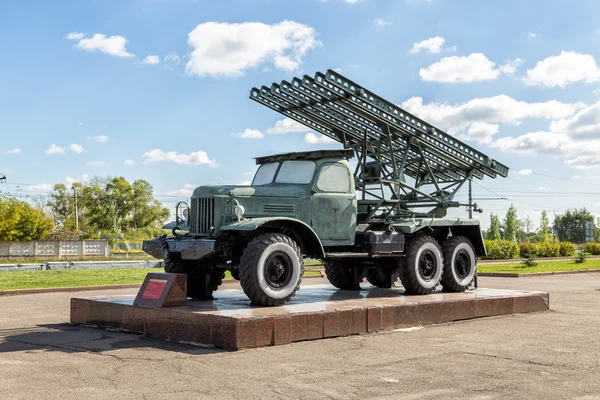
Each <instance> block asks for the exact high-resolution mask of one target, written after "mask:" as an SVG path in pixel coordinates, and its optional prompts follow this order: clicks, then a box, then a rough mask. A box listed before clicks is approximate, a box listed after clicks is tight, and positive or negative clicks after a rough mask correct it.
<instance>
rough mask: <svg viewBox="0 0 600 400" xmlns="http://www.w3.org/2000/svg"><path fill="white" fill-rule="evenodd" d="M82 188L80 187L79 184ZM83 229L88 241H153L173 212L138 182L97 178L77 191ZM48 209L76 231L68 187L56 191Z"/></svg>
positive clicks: (151, 191) (64, 224)
mask: <svg viewBox="0 0 600 400" xmlns="http://www.w3.org/2000/svg"><path fill="white" fill-rule="evenodd" d="M77 185H79V184H77ZM77 192H78V193H79V197H78V215H79V226H80V228H81V229H82V230H83V231H84V232H85V235H84V237H88V238H93V237H105V238H111V239H116V238H120V237H129V238H133V237H135V236H136V234H139V235H141V236H143V237H152V236H155V235H157V234H159V233H160V226H162V224H163V222H164V221H165V220H166V219H167V218H168V217H169V214H170V213H169V210H168V209H167V208H164V207H163V206H162V204H161V203H160V202H159V201H157V200H155V199H154V194H153V188H152V185H150V184H149V183H148V182H147V181H145V180H143V179H138V180H136V181H134V182H133V184H131V183H129V182H128V181H127V180H126V179H125V178H124V177H114V178H110V177H108V178H98V177H94V178H92V180H91V181H90V182H88V183H86V184H85V185H79V186H78V187H77ZM48 206H49V207H50V209H51V210H52V215H53V216H54V218H55V219H56V220H57V221H58V219H60V220H61V221H65V222H64V223H63V226H64V228H65V229H66V230H72V229H73V228H74V220H75V219H74V209H73V198H72V196H71V194H70V193H68V192H67V191H66V187H65V185H62V184H59V185H56V186H55V187H54V193H53V194H52V195H51V200H50V201H49V202H48Z"/></svg>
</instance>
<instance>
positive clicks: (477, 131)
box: [457, 122, 500, 143]
mask: <svg viewBox="0 0 600 400" xmlns="http://www.w3.org/2000/svg"><path fill="white" fill-rule="evenodd" d="M499 130H500V126H499V125H497V124H488V123H486V122H473V124H472V125H471V126H470V127H469V129H468V130H467V133H466V134H459V135H457V137H458V138H459V139H461V140H473V141H477V142H479V143H490V142H491V141H492V137H493V136H494V135H495V134H496V133H498V131H499Z"/></svg>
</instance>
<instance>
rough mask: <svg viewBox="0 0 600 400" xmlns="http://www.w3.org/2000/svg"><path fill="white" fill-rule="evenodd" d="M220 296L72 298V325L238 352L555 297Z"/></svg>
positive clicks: (504, 293)
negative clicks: (272, 301) (279, 299)
mask: <svg viewBox="0 0 600 400" xmlns="http://www.w3.org/2000/svg"><path fill="white" fill-rule="evenodd" d="M214 296H215V298H216V299H215V300H212V301H196V300H190V299H188V300H187V302H186V304H185V306H182V307H170V308H150V307H142V306H134V305H133V300H134V298H135V296H134V295H127V296H98V297H87V298H72V299H71V322H72V323H79V324H86V325H94V326H100V327H108V328H114V329H120V330H125V331H131V332H138V333H142V334H144V335H146V336H150V337H155V338H161V339H170V340H177V341H183V342H192V343H202V344H207V345H213V346H215V347H219V348H224V349H229V350H238V349H246V348H253V347H261V346H276V345H281V344H288V343H292V342H298V341H303V340H315V339H323V338H330V337H338V336H347V335H358V334H367V333H372V332H380V331H390V330H394V329H399V328H410V327H416V326H425V325H432V324H439V323H445V322H452V321H458V320H467V319H472V318H479V317H489V316H498V315H507V314H514V313H529V312H538V311H546V310H548V309H549V295H548V293H543V292H528V291H515V290H498V289H477V290H473V291H468V292H465V293H433V294H431V295H427V296H405V295H404V294H403V290H402V289H401V288H392V289H379V288H373V287H369V288H367V289H363V290H361V291H344V290H337V289H335V288H334V287H332V286H330V285H310V286H306V287H303V288H301V289H300V290H299V291H298V293H297V294H296V296H295V297H294V298H293V299H292V301H291V302H289V303H287V304H286V305H284V306H280V307H259V306H253V305H251V304H250V301H249V300H248V298H247V297H246V296H245V295H244V293H243V292H242V291H240V290H225V291H217V292H215V293H214Z"/></svg>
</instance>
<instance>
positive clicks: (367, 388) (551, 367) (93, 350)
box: [0, 274, 600, 400]
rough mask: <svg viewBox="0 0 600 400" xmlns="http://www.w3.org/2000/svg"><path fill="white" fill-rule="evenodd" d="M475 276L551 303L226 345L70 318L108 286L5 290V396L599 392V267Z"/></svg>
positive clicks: (1, 335)
mask: <svg viewBox="0 0 600 400" xmlns="http://www.w3.org/2000/svg"><path fill="white" fill-rule="evenodd" d="M310 283H322V281H320V280H319V279H314V280H310ZM480 284H481V286H482V287H492V288H506V289H528V290H543V291H549V292H550V306H551V311H549V312H545V313H537V314H528V315H514V316H507V317H497V318H484V319H478V320H472V321H465V322H461V323H452V324H446V325H438V326H431V327H427V328H424V329H419V330H410V331H402V332H388V333H381V334H375V335H362V336H353V337H345V338H336V339H327V340H319V341H312V342H301V343H296V344H292V345H287V346H280V347H268V348H260V349H254V350H248V351H240V352H224V351H219V350H215V349H206V348H199V347H195V346H191V345H185V344H179V343H170V342H161V341H157V340H151V339H147V338H143V337H140V336H138V335H134V334H125V333H119V332H110V331H106V330H99V329H93V328H84V327H78V326H70V325H67V324H65V322H66V321H67V320H68V314H69V299H70V297H72V296H91V295H96V294H98V295H105V294H107V292H106V291H103V292H97V293H94V292H83V293H50V294H36V295H27V296H14V297H3V298H0V398H2V399H32V398H36V399H79V400H80V399H178V400H180V399H203V398H206V399H209V398H210V399H212V398H231V399H254V398H256V399H287V398H303V399H322V398H331V399H362V398H380V399H397V398H403V399H447V398H456V399H544V400H548V399H571V398H572V399H597V398H600V335H598V332H600V291H599V289H600V274H583V275H564V276H551V277H539V278H531V279H527V280H519V279H502V278H481V279H480ZM234 286H235V284H230V287H234ZM133 291H135V290H133ZM131 292H132V289H126V290H118V291H115V292H114V293H115V294H124V293H131Z"/></svg>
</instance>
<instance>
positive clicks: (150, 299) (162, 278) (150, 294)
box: [133, 272, 187, 308]
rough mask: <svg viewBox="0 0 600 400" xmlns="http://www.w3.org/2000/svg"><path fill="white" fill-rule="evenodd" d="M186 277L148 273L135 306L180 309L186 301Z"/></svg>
mask: <svg viewBox="0 0 600 400" xmlns="http://www.w3.org/2000/svg"><path fill="white" fill-rule="evenodd" d="M186 293H187V275H185V274H167V273H156V272H150V273H149V274H148V275H146V279H144V283H143V284H142V287H141V288H140V291H139V292H138V294H137V296H136V298H135V301H134V302H133V304H134V305H136V306H144V307H157V308H162V307H180V306H183V305H185V301H186V299H187V295H186Z"/></svg>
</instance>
